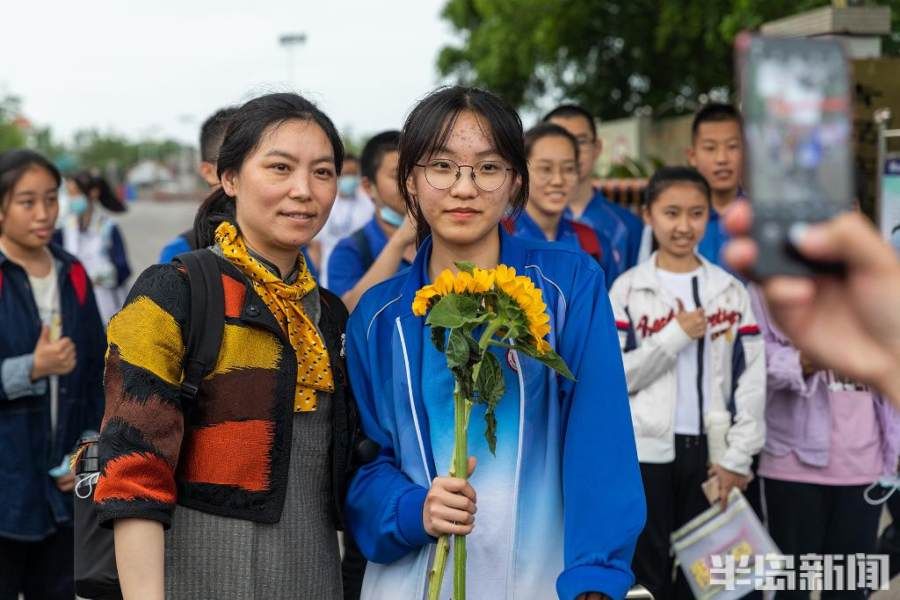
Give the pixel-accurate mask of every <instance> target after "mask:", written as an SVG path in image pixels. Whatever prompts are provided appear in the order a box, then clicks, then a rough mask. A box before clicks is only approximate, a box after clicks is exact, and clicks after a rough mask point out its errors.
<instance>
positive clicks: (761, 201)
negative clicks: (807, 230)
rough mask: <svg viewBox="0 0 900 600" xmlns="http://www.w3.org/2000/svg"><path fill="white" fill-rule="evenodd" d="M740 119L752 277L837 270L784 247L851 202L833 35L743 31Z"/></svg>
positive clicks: (845, 112) (845, 75) (844, 72)
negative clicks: (754, 251)
mask: <svg viewBox="0 0 900 600" xmlns="http://www.w3.org/2000/svg"><path fill="white" fill-rule="evenodd" d="M736 51H737V52H736V55H737V72H738V74H739V75H738V77H739V79H740V81H739V85H740V90H741V108H742V111H743V116H744V136H745V139H746V145H745V148H746V149H745V151H744V183H745V185H746V188H747V189H746V191H747V193H748V197H749V198H750V201H751V202H752V204H753V213H754V217H753V221H754V222H753V229H752V235H753V237H754V239H755V240H756V243H757V245H758V246H759V258H758V260H757V268H756V271H755V273H754V274H755V275H756V276H757V277H761V278H764V277H768V276H771V275H800V276H809V275H813V274H815V273H820V272H840V271H841V266H840V265H836V264H823V263H814V262H811V261H809V260H807V259H805V258H803V257H802V256H801V255H800V254H799V253H798V252H797V251H796V249H795V248H794V247H793V246H792V245H791V243H790V238H789V233H790V231H791V229H792V228H794V227H797V226H802V225H805V224H810V223H816V222H819V221H825V220H827V219H830V218H831V217H833V216H835V215H836V214H838V213H840V212H843V211H848V210H852V209H853V206H854V198H853V194H854V189H855V187H854V183H853V140H852V120H851V115H850V109H851V106H852V104H851V95H850V94H851V90H850V73H849V64H848V62H847V57H846V55H845V53H844V50H843V48H842V46H841V44H840V43H839V42H837V41H835V40H820V39H790V38H772V37H762V36H751V35H749V34H742V35H740V36H738V40H737V42H736Z"/></svg>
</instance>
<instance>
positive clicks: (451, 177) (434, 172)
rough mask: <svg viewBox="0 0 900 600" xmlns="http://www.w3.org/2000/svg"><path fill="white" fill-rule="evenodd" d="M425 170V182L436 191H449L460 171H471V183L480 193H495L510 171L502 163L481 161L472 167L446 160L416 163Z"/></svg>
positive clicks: (457, 179)
mask: <svg viewBox="0 0 900 600" xmlns="http://www.w3.org/2000/svg"><path fill="white" fill-rule="evenodd" d="M416 165H417V166H419V167H422V168H423V169H425V180H426V181H427V182H428V183H429V184H430V185H431V187H433V188H435V189H437V190H449V189H450V188H451V187H453V184H455V183H456V182H457V181H459V178H460V174H461V170H462V168H463V167H468V168H469V169H471V170H472V182H473V183H474V184H475V186H476V187H477V188H478V189H479V190H481V191H482V192H495V191H497V190H499V189H500V188H501V187H502V186H503V184H504V183H506V173H507V172H508V171H512V169H510V168H509V167H507V166H506V165H505V164H503V163H502V162H499V161H496V160H482V161H480V162H477V163H475V164H474V165H461V164H458V163H456V162H454V161H452V160H450V159H447V158H436V159H434V160H430V161H428V162H427V163H425V164H419V163H416Z"/></svg>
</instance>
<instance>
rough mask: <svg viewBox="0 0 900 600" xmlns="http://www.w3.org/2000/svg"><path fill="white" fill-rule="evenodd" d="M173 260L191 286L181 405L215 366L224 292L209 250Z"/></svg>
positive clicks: (223, 316)
mask: <svg viewBox="0 0 900 600" xmlns="http://www.w3.org/2000/svg"><path fill="white" fill-rule="evenodd" d="M175 259H176V260H177V261H178V262H180V263H181V264H182V265H184V267H185V269H186V270H187V276H188V281H189V282H190V286H191V312H190V319H189V320H188V330H187V335H186V336H185V340H186V351H185V355H184V367H183V368H184V379H183V380H182V382H181V400H182V403H183V404H184V403H185V402H187V403H191V402H193V400H194V398H196V397H197V391H198V390H199V389H200V382H201V381H203V378H204V377H205V376H206V375H207V374H208V373H210V372H212V370H213V369H214V368H215V366H216V359H218V357H219V349H220V347H221V346H222V331H223V329H224V327H225V291H224V289H223V287H222V274H221V271H220V270H219V265H218V259H217V258H216V255H215V254H213V253H212V251H211V250H207V249H202V250H194V251H193V252H185V253H184V254H179V255H178V256H176V257H175Z"/></svg>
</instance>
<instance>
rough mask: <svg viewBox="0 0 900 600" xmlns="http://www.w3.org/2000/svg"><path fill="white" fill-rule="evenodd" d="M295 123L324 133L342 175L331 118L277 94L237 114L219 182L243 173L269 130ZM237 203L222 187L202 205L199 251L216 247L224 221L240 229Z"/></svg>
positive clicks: (340, 154)
mask: <svg viewBox="0 0 900 600" xmlns="http://www.w3.org/2000/svg"><path fill="white" fill-rule="evenodd" d="M295 119H296V120H300V121H309V122H312V123H315V124H316V125H318V126H319V127H320V128H321V129H322V131H324V132H325V136H326V137H327V138H328V141H329V142H331V149H332V151H333V153H334V167H335V170H336V171H337V174H338V175H340V174H341V169H342V167H343V165H344V144H343V142H342V141H341V136H340V134H339V133H338V131H337V128H336V127H335V126H334V123H332V122H331V119H329V118H328V115H326V114H325V113H324V112H322V111H321V110H320V109H319V108H318V107H317V106H316V105H315V104H313V103H312V102H310V101H309V100H307V99H306V98H304V97H303V96H301V95H299V94H294V93H277V94H266V95H265V96H260V97H259V98H254V99H253V100H250V101H248V102H247V103H245V104H244V105H243V106H241V107H239V108H238V109H237V110H235V112H234V114H233V115H232V116H231V120H230V121H229V123H228V128H227V129H226V130H225V138H224V139H223V140H222V146H221V148H219V156H218V160H217V161H216V174H217V175H218V176H219V180H220V181H221V179H222V175H223V174H225V173H227V172H232V173H237V172H238V171H240V169H241V166H242V165H243V164H244V161H245V160H246V159H247V157H248V156H250V155H251V154H252V153H253V151H254V150H256V148H257V146H258V145H259V141H260V139H262V137H263V135H265V134H266V133H267V132H268V131H269V129H270V128H272V127H277V126H278V125H281V124H282V123H285V122H287V121H291V120H295ZM235 201H236V199H235V198H233V197H232V196H229V195H228V194H227V193H225V190H223V189H222V187H221V186H220V187H217V188H216V189H215V190H213V191H212V193H210V195H209V196H208V197H207V198H206V200H204V201H203V204H201V205H200V208H198V209H197V216H196V217H195V218H194V237H195V238H196V241H197V247H198V248H206V247H207V246H211V245H213V244H214V243H215V233H216V228H217V227H218V226H219V224H220V223H222V222H223V221H229V222H231V223H234V224H235V225H237V223H236V222H235V214H236V211H235Z"/></svg>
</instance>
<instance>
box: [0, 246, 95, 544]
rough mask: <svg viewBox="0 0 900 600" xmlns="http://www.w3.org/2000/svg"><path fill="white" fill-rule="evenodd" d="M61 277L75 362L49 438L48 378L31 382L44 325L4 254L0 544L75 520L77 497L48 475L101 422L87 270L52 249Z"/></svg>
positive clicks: (21, 273) (62, 385) (0, 259)
mask: <svg viewBox="0 0 900 600" xmlns="http://www.w3.org/2000/svg"><path fill="white" fill-rule="evenodd" d="M50 251H51V253H52V254H53V258H54V260H55V262H56V272H57V275H58V277H59V293H60V309H61V312H62V323H63V325H62V326H63V331H62V334H63V335H64V336H67V337H69V338H70V339H71V340H72V341H73V342H74V344H75V349H76V354H77V363H76V366H75V369H74V370H73V371H72V372H71V373H69V374H68V375H63V376H60V378H59V413H58V420H57V429H56V436H51V424H50V394H49V386H48V385H47V381H46V380H45V379H42V380H38V381H35V382H32V381H31V369H32V366H33V364H34V358H33V353H34V347H35V345H36V344H37V340H38V336H39V335H40V331H41V320H40V316H39V314H38V308H37V305H36V303H35V301H34V296H33V294H32V291H31V286H30V284H29V282H28V275H27V274H26V273H25V270H24V269H22V267H21V266H19V265H18V264H16V263H14V262H12V261H11V260H9V259H7V258H6V256H4V255H3V253H2V252H0V331H2V335H0V537H3V538H8V539H15V540H22V541H36V540H41V539H44V538H45V537H47V536H48V535H50V534H52V533H53V532H54V531H55V530H56V528H57V526H59V525H66V524H69V523H70V522H71V519H72V495H71V494H64V493H62V492H60V491H59V489H58V488H57V487H56V482H55V481H54V479H53V478H51V477H50V476H49V475H48V471H49V470H50V469H51V468H53V467H55V466H57V465H59V463H60V462H62V459H63V457H64V456H65V455H66V454H68V453H69V452H71V451H72V450H73V448H74V446H75V444H76V443H77V442H78V438H79V437H80V436H81V433H82V432H83V431H85V430H89V429H99V426H100V418H101V417H102V415H103V355H104V353H105V352H106V336H105V333H104V331H103V325H102V323H101V322H100V315H99V314H98V312H97V304H96V302H95V301H94V294H93V289H92V288H91V283H90V281H89V279H88V277H87V273H86V272H85V270H84V267H83V266H82V265H81V263H79V262H78V261H77V260H76V259H75V258H74V257H72V256H71V255H69V254H68V253H66V252H65V251H64V250H62V249H61V248H59V247H58V246H56V245H54V244H51V245H50Z"/></svg>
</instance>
